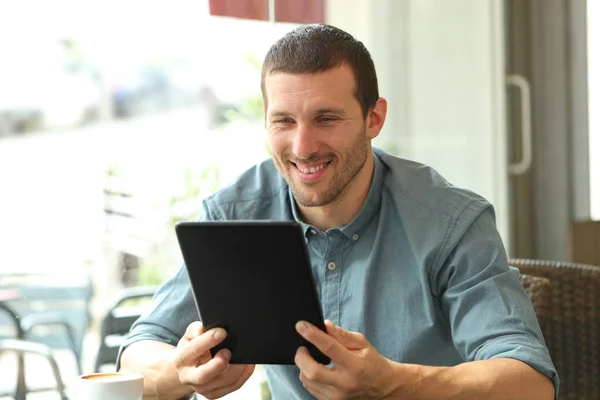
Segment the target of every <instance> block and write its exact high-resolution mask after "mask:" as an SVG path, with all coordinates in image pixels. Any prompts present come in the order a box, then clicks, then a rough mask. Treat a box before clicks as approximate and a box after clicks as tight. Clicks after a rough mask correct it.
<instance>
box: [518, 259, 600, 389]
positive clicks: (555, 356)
mask: <svg viewBox="0 0 600 400" xmlns="http://www.w3.org/2000/svg"><path fill="white" fill-rule="evenodd" d="M510 265H512V266H514V267H517V268H519V270H520V271H521V273H522V274H526V275H534V276H541V277H545V278H548V279H550V280H551V281H552V301H551V307H552V309H551V312H550V318H549V319H548V321H547V323H546V324H545V325H544V326H543V327H542V330H543V332H544V338H545V340H546V344H547V346H548V349H549V351H550V355H551V356H552V360H553V361H554V365H555V366H556V369H557V370H558V375H559V376H560V380H561V386H560V396H559V398H560V399H577V400H588V399H590V400H591V399H594V400H597V399H600V267H598V266H591V265H583V264H573V263H565V262H554V261H540V260H525V259H512V260H510Z"/></svg>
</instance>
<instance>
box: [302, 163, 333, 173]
mask: <svg viewBox="0 0 600 400" xmlns="http://www.w3.org/2000/svg"><path fill="white" fill-rule="evenodd" d="M296 166H297V167H298V169H299V170H300V172H302V173H304V174H314V173H315V172H317V171H320V170H322V169H323V168H325V167H326V166H327V163H325V164H321V165H319V166H318V167H313V168H303V167H301V166H300V165H296Z"/></svg>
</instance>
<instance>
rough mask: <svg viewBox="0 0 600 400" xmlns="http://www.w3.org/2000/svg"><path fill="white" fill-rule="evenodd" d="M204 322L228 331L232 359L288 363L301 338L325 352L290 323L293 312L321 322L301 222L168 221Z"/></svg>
mask: <svg viewBox="0 0 600 400" xmlns="http://www.w3.org/2000/svg"><path fill="white" fill-rule="evenodd" d="M175 230H176V233H177V239H178V241H179V246H180V248H181V252H182V254H183V259H184V262H185V265H186V269H187V272H188V275H189V278H190V284H191V287H192V293H193V295H194V299H195V301H196V307H197V308H198V313H199V316H200V319H201V320H202V323H203V325H204V326H205V328H206V329H207V330H208V329H211V328H214V327H222V328H224V329H225V330H226V331H227V338H226V339H225V340H224V341H223V342H222V343H221V344H220V345H219V346H217V347H215V348H213V349H212V350H211V353H212V354H213V356H214V355H215V354H216V352H217V351H219V350H220V349H221V348H227V349H229V350H231V354H232V356H231V361H230V362H231V363H232V364H294V356H295V354H296V350H297V349H298V347H300V346H305V347H307V348H308V350H309V351H310V353H311V355H312V356H313V358H314V359H315V360H317V361H318V362H320V363H323V364H328V363H329V359H328V358H327V357H326V356H325V355H323V354H322V353H321V352H320V351H319V350H318V349H317V348H315V347H314V346H313V345H312V344H310V343H308V342H307V341H306V340H304V339H303V338H302V337H301V336H300V335H299V334H298V333H297V332H296V329H295V325H296V322H298V321H300V320H304V321H308V322H311V323H312V324H314V325H316V326H317V327H319V328H320V329H322V330H325V324H324V322H323V313H322V311H321V305H320V303H319V300H318V297H317V291H316V288H315V282H314V278H313V276H312V271H311V267H310V262H309V258H308V251H307V248H306V242H305V239H304V235H303V233H302V229H301V228H300V225H299V224H297V223H296V222H294V221H285V222H283V221H282V222H279V221H278V222H275V221H227V222H183V223H179V224H177V225H176V227H175Z"/></svg>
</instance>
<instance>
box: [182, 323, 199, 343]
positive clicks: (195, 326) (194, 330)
mask: <svg viewBox="0 0 600 400" xmlns="http://www.w3.org/2000/svg"><path fill="white" fill-rule="evenodd" d="M203 333H204V326H203V325H202V322H200V321H194V322H192V323H191V324H189V325H188V327H187V329H186V330H185V334H184V335H183V337H185V338H187V339H189V340H192V339H193V338H195V337H196V336H200V335H202V334H203Z"/></svg>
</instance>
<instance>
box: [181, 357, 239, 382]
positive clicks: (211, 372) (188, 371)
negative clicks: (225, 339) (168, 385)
mask: <svg viewBox="0 0 600 400" xmlns="http://www.w3.org/2000/svg"><path fill="white" fill-rule="evenodd" d="M230 359H231V352H230V351H229V350H227V349H222V350H220V351H219V352H218V353H217V354H215V356H214V357H213V358H211V359H210V360H208V361H207V362H206V363H204V364H202V365H199V366H197V367H188V368H182V370H181V374H180V380H181V383H183V384H184V385H189V386H197V387H205V386H207V385H211V383H212V381H213V380H215V379H216V378H217V377H218V376H219V375H220V374H222V373H224V371H226V370H228V365H229V360H230Z"/></svg>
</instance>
